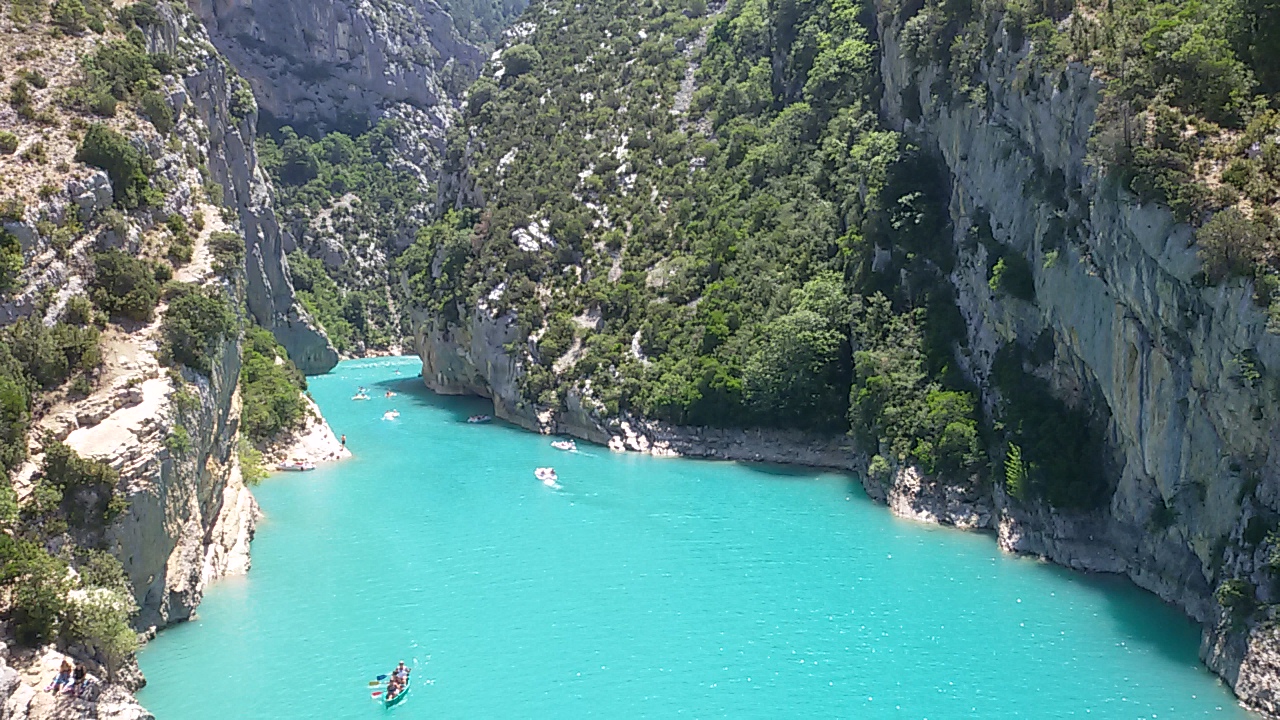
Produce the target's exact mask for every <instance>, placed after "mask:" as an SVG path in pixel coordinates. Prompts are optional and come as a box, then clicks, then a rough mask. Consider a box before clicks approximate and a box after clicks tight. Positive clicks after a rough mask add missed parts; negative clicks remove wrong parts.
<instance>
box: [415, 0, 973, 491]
mask: <svg viewBox="0 0 1280 720" xmlns="http://www.w3.org/2000/svg"><path fill="white" fill-rule="evenodd" d="M704 11H705V4H702V3H692V4H689V5H687V6H684V5H676V6H659V5H653V4H644V5H642V6H641V7H640V8H639V9H638V11H632V10H629V11H627V12H621V11H619V9H618V8H615V7H613V5H612V4H610V3H603V4H595V5H593V6H591V7H589V8H586V9H584V10H583V11H582V12H580V13H573V14H571V15H570V16H569V17H567V18H566V17H564V16H555V15H552V14H550V11H548V10H546V9H543V8H535V9H533V10H531V11H530V13H529V16H528V19H529V20H530V21H531V22H534V23H536V24H537V25H538V28H539V29H538V31H537V32H535V33H534V34H533V36H532V37H530V38H529V39H527V40H526V41H525V44H521V45H516V46H514V47H510V48H508V49H506V50H504V51H503V55H502V60H501V63H502V67H503V72H502V74H501V77H496V74H490V75H487V76H486V77H485V78H482V79H481V80H480V81H478V82H477V83H476V84H475V86H473V88H472V89H471V92H470V95H469V99H468V108H467V112H468V127H467V132H468V133H470V134H472V135H473V136H474V140H473V141H472V143H471V152H472V153H473V156H472V158H471V162H472V163H473V164H474V165H476V166H478V167H477V168H476V170H475V172H476V174H477V176H478V177H479V178H480V181H481V184H482V187H483V190H484V191H485V194H486V197H487V198H488V199H489V202H488V204H487V206H486V207H485V208H483V209H475V210H471V211H468V212H464V213H454V214H451V215H449V216H447V217H446V218H444V219H443V220H442V221H441V222H439V223H437V224H436V225H435V226H433V227H430V228H426V229H424V230H423V231H422V232H421V233H420V234H419V237H418V240H417V242H416V244H415V245H414V247H412V248H411V249H410V250H409V251H408V252H406V254H405V255H404V257H403V259H402V261H401V263H402V266H403V268H404V269H405V271H406V273H407V274H408V275H409V278H410V285H411V289H412V291H413V293H414V295H415V297H416V298H418V299H419V301H420V302H421V303H422V304H423V305H425V306H427V307H430V308H433V309H435V310H437V311H438V312H440V313H441V315H442V316H443V317H445V318H447V319H456V318H457V317H458V313H459V312H460V311H461V310H462V308H465V307H471V306H474V305H475V304H476V303H477V302H479V301H480V300H481V299H482V298H486V302H487V303H488V304H490V305H496V306H497V309H499V310H505V309H512V310H515V311H516V314H517V318H518V319H519V321H520V322H521V323H522V325H523V326H524V327H525V328H527V329H528V331H529V332H534V331H538V330H539V329H540V328H541V329H542V330H541V335H540V336H539V340H538V343H537V356H536V357H535V358H533V360H535V361H536V362H532V363H530V364H529V365H528V366H527V368H526V372H527V375H526V389H525V392H526V397H527V398H528V399H529V400H530V401H535V402H539V403H542V404H545V405H549V406H553V407H554V406H556V405H557V404H558V403H560V402H561V401H562V399H563V396H564V393H565V391H566V390H567V389H568V388H569V387H571V386H573V385H575V384H576V385H578V386H579V387H587V386H588V385H589V387H590V394H591V395H593V396H594V397H596V398H597V399H598V400H599V401H601V403H602V404H603V406H604V410H605V412H607V413H611V414H612V413H616V412H620V411H631V412H639V413H641V414H644V415H647V416H650V417H656V418H660V419H665V420H670V421H673V422H677V423H693V424H710V425H773V426H780V427H806V428H813V429H825V430H845V429H850V428H852V429H854V430H855V431H856V432H858V433H859V435H861V436H862V437H863V439H864V440H866V441H867V442H869V443H870V444H871V446H872V447H876V446H881V445H883V446H884V447H885V451H886V452H888V453H892V454H893V456H894V459H895V460H898V461H905V460H909V459H910V460H915V461H919V462H922V463H924V464H926V465H927V466H928V467H930V468H931V469H934V468H936V469H938V470H939V471H941V470H944V469H946V470H956V471H961V470H963V471H964V472H966V473H967V472H979V471H980V470H981V468H982V467H983V465H984V463H985V457H984V456H983V454H982V452H981V447H980V445H979V443H978V431H977V428H978V417H977V414H976V411H975V409H974V407H975V402H974V400H973V396H972V394H970V393H969V392H968V391H967V390H966V389H965V388H963V387H962V386H961V385H960V384H959V383H958V382H957V378H956V377H955V374H954V373H952V372H950V370H949V366H950V363H949V361H948V360H947V358H949V357H950V354H951V350H950V347H949V346H948V345H947V343H948V342H952V341H954V340H955V339H957V333H956V332H955V326H954V321H955V317H954V303H952V302H950V295H949V294H948V293H947V292H945V291H944V287H945V284H944V282H943V279H942V275H941V272H940V268H946V267H949V264H950V262H951V259H950V255H949V252H950V251H949V249H948V242H947V240H948V236H947V235H948V232H949V231H948V230H947V227H946V220H945V213H944V211H943V207H944V205H943V204H944V203H945V199H946V195H945V188H943V187H941V186H940V185H939V184H937V183H934V181H933V180H932V178H936V177H937V170H936V169H935V168H934V166H933V164H932V163H931V162H930V161H929V160H928V158H925V157H922V156H920V154H919V153H918V152H917V151H915V150H914V149H912V148H910V147H907V146H905V145H904V144H902V143H901V141H900V140H899V138H898V137H897V136H896V135H895V134H893V133H891V132H886V131H883V130H881V129H880V128H879V126H878V123H877V120H876V117H875V102H874V98H873V92H874V88H875V85H876V82H875V81H876V76H875V61H874V48H873V45H872V43H871V41H870V39H869V37H868V33H867V30H866V26H865V23H866V22H867V19H868V18H866V17H865V16H863V15H861V7H860V6H858V5H855V4H852V3H847V2H830V3H817V4H814V5H812V6H803V7H802V6H792V5H788V6H786V7H774V6H771V5H769V4H767V3H764V2H752V1H750V0H747V1H740V2H734V3H730V5H729V7H728V8H727V9H726V10H725V11H724V13H723V14H722V15H721V16H720V17H718V18H716V19H714V20H706V19H703V18H702V17H700V16H701V15H702V14H703V12H704ZM708 25H709V27H707V26H708ZM704 27H706V28H707V30H708V33H709V35H708V40H707V46H706V52H705V55H704V56H703V58H702V61H701V67H700V68H699V70H698V72H697V90H696V92H695V93H694V94H693V95H692V98H691V99H690V100H691V102H690V107H689V110H688V115H687V116H681V115H678V114H676V113H673V112H671V110H672V100H671V98H673V97H675V96H676V94H677V91H679V89H680V85H681V80H682V78H683V76H684V72H685V67H686V65H685V61H684V59H683V57H682V56H681V54H680V52H679V50H678V48H680V47H682V46H686V45H687V44H688V43H690V42H692V41H694V39H696V38H697V37H698V35H699V33H700V32H701V31H702V30H703V29H704ZM606 33H607V35H608V36H609V37H612V38H613V39H612V41H611V42H610V43H609V45H608V47H607V48H604V49H598V42H597V41H596V38H604V37H606ZM587 38H590V39H589V40H588V39H587ZM776 59H780V61H775V60H776ZM624 106H625V107H626V112H625V113H623V112H621V109H622V108H623V107H624ZM461 135H462V134H461V133H459V134H458V135H457V137H455V142H454V144H452V145H451V146H450V150H449V152H450V158H449V160H450V161H451V162H459V161H460V159H461V156H462V144H463V142H464V140H463V139H462V137H461ZM922 178H923V179H924V180H925V182H924V183H923V187H922V184H921V182H920V180H921V179H922ZM535 225H536V226H537V227H532V228H531V226H535ZM542 233H545V234H546V235H547V236H549V238H550V241H548V242H538V240H537V239H536V236H537V235H539V234H542ZM530 236H534V239H533V240H532V245H531V241H530ZM522 240H523V245H522V243H521V241H522ZM877 246H879V247H881V248H887V249H891V259H890V264H889V267H886V268H882V270H883V272H882V273H874V272H872V271H871V260H872V257H873V254H874V251H875V248H876V247H877ZM566 265H578V266H581V267H582V268H584V270H585V272H584V273H583V274H582V276H581V277H582V278H583V281H582V282H579V281H578V280H577V278H578V275H577V274H576V272H575V273H567V272H565V271H564V270H563V268H564V267H565V266H566ZM900 272H907V273H908V274H910V275H911V277H912V278H913V280H914V282H913V283H912V284H911V285H912V287H911V288H909V289H908V288H906V287H904V286H903V285H902V284H900V283H899V282H897V279H898V275H899V273H900ZM588 277H589V278H590V279H589V280H587V279H586V278H588ZM544 293H545V294H544ZM459 306H461V307H459ZM864 306H868V307H873V308H875V309H877V310H882V311H883V315H884V318H883V321H874V322H873V321H871V320H869V319H868V318H866V317H861V318H858V317H856V316H858V314H859V311H857V310H855V308H862V307H864ZM583 313H598V314H599V315H600V316H601V322H600V325H601V327H600V329H599V330H597V331H591V330H587V329H584V328H583V324H582V323H574V322H570V321H569V318H571V317H572V316H575V315H581V314H583ZM894 318H899V319H905V318H909V320H903V322H905V323H906V324H905V325H901V326H900V325H894V326H893V327H892V328H891V327H889V324H888V321H889V320H890V319H894ZM949 324H951V325H953V327H951V328H950V329H948V328H947V327H946V326H947V325H949ZM575 343H576V344H577V346H578V354H579V357H578V358H577V360H576V362H574V363H561V366H559V367H556V366H555V365H556V364H555V362H554V361H556V360H559V359H561V358H562V356H564V355H565V352H566V351H567V350H568V349H569V348H570V347H573V346H574V345H575ZM855 345H857V346H859V347H860V351H859V353H858V354H856V355H855V354H853V353H852V349H853V347H854V346H855ZM926 346H928V348H927V351H926ZM565 365H567V367H565ZM557 371H558V372H557ZM898 371H901V372H902V373H904V374H903V375H901V376H899V375H897V374H896V373H897V372H898ZM886 373H888V374H889V375H892V377H889V376H886ZM851 419H852V424H851ZM909 438H911V439H912V440H913V441H908V439H909Z"/></svg>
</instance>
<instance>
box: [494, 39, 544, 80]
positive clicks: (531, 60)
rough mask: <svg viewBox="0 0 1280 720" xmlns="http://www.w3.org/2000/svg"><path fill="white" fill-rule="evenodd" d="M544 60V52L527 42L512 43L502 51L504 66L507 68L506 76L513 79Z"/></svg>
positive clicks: (531, 69)
mask: <svg viewBox="0 0 1280 720" xmlns="http://www.w3.org/2000/svg"><path fill="white" fill-rule="evenodd" d="M541 62H542V53H540V52H538V50H537V48H535V47H533V46H532V45H529V44H526V43H519V44H518V45H512V46H511V47H509V48H507V49H506V50H504V51H503V53H502V67H503V68H505V69H506V74H505V75H504V76H503V77H504V78H510V79H512V80H514V79H516V78H518V77H520V76H521V75H523V74H525V73H527V72H531V71H533V70H534V69H535V68H537V67H538V65H539V64H540V63H541Z"/></svg>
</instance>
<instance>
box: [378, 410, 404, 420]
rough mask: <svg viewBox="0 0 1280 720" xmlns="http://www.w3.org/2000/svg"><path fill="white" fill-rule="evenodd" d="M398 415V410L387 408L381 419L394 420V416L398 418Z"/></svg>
mask: <svg viewBox="0 0 1280 720" xmlns="http://www.w3.org/2000/svg"><path fill="white" fill-rule="evenodd" d="M398 417H400V411H399V410H388V411H386V412H384V413H382V419H383V420H395V419H396V418H398Z"/></svg>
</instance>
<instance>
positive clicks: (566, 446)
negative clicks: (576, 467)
mask: <svg viewBox="0 0 1280 720" xmlns="http://www.w3.org/2000/svg"><path fill="white" fill-rule="evenodd" d="M551 447H553V448H555V449H557V450H566V451H568V452H573V451H575V450H577V449H578V444H577V443H575V442H574V441H572V440H553V441H552V442H551Z"/></svg>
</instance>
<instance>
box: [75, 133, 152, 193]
mask: <svg viewBox="0 0 1280 720" xmlns="http://www.w3.org/2000/svg"><path fill="white" fill-rule="evenodd" d="M76 160H79V161H81V162H83V163H87V164H89V165H93V166H94V167H99V168H102V169H103V170H106V171H107V176H108V177H110V178H111V189H112V191H113V193H114V194H115V201H116V204H117V205H119V206H120V207H122V208H126V209H132V208H136V207H138V206H139V205H142V204H143V203H144V202H145V200H146V197H147V193H146V191H147V188H148V187H150V182H149V181H148V180H147V173H149V172H150V166H151V162H150V158H148V157H147V156H145V155H143V154H142V153H140V152H138V149H137V148H135V147H134V146H133V144H132V143H130V142H129V140H128V138H126V137H125V136H123V135H121V134H120V133H118V132H116V131H115V130H112V129H111V128H109V127H107V126H106V125H103V124H101V123H94V124H93V125H90V126H89V130H88V131H87V132H86V133H85V135H84V140H83V141H82V142H81V143H80V148H79V150H77V151H76Z"/></svg>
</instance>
